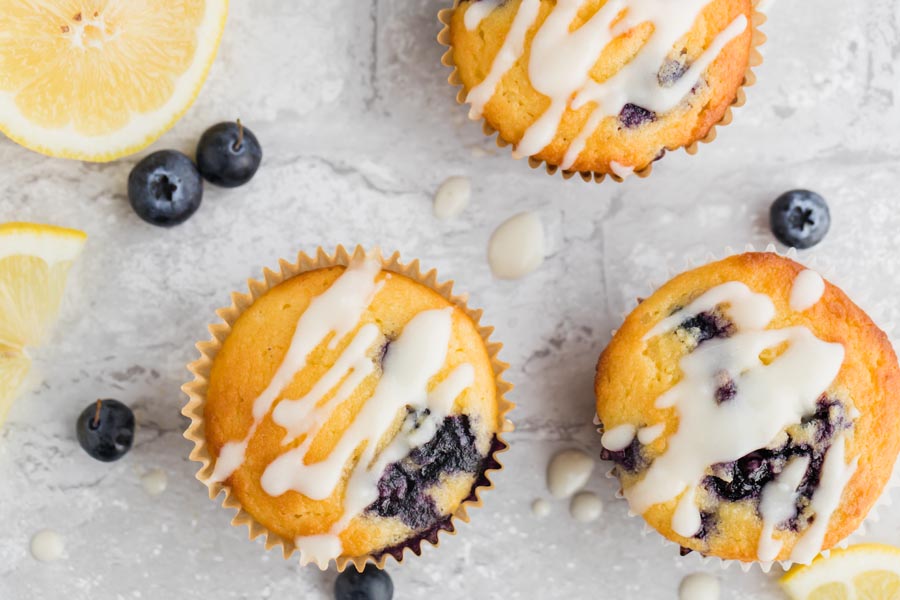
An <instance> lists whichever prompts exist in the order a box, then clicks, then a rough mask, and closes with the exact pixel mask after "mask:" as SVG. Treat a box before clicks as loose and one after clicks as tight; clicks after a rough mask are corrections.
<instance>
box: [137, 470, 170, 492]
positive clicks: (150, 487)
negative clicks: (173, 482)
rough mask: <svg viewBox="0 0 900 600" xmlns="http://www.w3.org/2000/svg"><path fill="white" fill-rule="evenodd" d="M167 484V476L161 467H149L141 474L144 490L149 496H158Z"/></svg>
mask: <svg viewBox="0 0 900 600" xmlns="http://www.w3.org/2000/svg"><path fill="white" fill-rule="evenodd" d="M168 484H169V477H168V475H167V474H166V472H165V471H163V470H162V469H151V470H149V471H147V472H146V473H144V474H143V475H142V476H141V485H142V486H144V491H145V492H147V493H148V494H150V495H151V496H159V495H160V494H162V493H163V492H164V491H166V487H167V486H168Z"/></svg>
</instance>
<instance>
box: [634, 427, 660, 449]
mask: <svg viewBox="0 0 900 600" xmlns="http://www.w3.org/2000/svg"><path fill="white" fill-rule="evenodd" d="M665 430H666V424H665V423H658V424H657V425H649V426H647V427H641V428H640V429H639V430H638V434H637V438H638V441H639V442H640V443H641V444H643V445H644V446H648V445H650V444H652V443H653V442H655V441H656V440H657V439H659V436H661V435H662V434H663V432H665Z"/></svg>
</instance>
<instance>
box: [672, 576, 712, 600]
mask: <svg viewBox="0 0 900 600" xmlns="http://www.w3.org/2000/svg"><path fill="white" fill-rule="evenodd" d="M720 594H721V589H720V585H719V580H718V579H716V578H715V577H713V576H712V575H708V574H707V573H692V574H691V575H688V576H687V577H685V578H684V579H682V580H681V585H679V586H678V600H719V595H720Z"/></svg>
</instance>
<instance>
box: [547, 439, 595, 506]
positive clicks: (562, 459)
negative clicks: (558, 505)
mask: <svg viewBox="0 0 900 600" xmlns="http://www.w3.org/2000/svg"><path fill="white" fill-rule="evenodd" d="M593 470H594V459H593V458H591V457H590V456H588V455H587V454H585V453H584V452H582V451H581V450H574V449H572V450H563V451H562V452H558V453H557V454H556V455H555V456H554V457H553V458H552V459H551V460H550V464H549V465H547V489H548V490H549V491H550V494H551V495H552V496H553V497H554V498H568V497H569V496H571V495H572V494H574V493H575V492H577V491H578V490H580V489H581V488H583V487H584V486H585V484H587V482H588V479H590V477H591V472H592V471H593Z"/></svg>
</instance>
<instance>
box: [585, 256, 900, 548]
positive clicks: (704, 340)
mask: <svg viewBox="0 0 900 600" xmlns="http://www.w3.org/2000/svg"><path fill="white" fill-rule="evenodd" d="M898 385H900V372H898V366H897V358H896V355H895V354H894V350H893V349H892V347H891V345H890V343H889V341H888V339H887V336H886V335H885V334H884V333H883V332H882V331H881V330H879V329H878V327H876V325H875V324H874V323H873V322H872V320H871V319H870V318H869V317H868V316H867V315H866V314H865V313H864V312H863V311H862V310H861V309H860V308H859V307H857V306H856V305H855V304H853V302H852V301H851V300H850V299H849V298H848V297H847V296H846V295H845V294H844V293H843V292H842V291H841V290H840V289H838V288H837V287H835V286H833V285H832V284H830V283H828V282H826V281H824V280H823V279H822V278H821V277H820V276H819V275H818V274H817V273H815V272H814V271H810V270H807V269H805V268H804V267H802V266H801V265H799V264H797V263H796V262H794V261H792V260H789V259H787V258H783V257H780V256H778V255H776V254H772V253H747V254H742V255H737V256H732V257H730V258H727V259H725V260H722V261H719V262H715V263H712V264H709V265H706V266H703V267H700V268H698V269H694V270H692V271H689V272H687V273H683V274H681V275H679V276H677V277H675V278H674V279H672V280H671V281H670V282H668V283H667V284H665V285H663V286H662V287H661V288H660V289H659V290H657V291H656V292H655V293H654V294H653V295H652V296H651V297H650V298H647V299H646V300H644V301H643V302H641V303H640V304H639V305H638V307H637V308H636V309H635V310H634V311H633V312H632V313H631V314H630V315H629V316H628V318H627V319H626V320H625V323H624V324H623V326H622V327H621V328H620V329H619V330H618V331H617V333H616V334H615V336H614V337H613V340H612V342H611V343H610V345H609V346H608V347H607V348H606V350H605V351H604V352H603V354H602V356H601V358H600V361H599V364H598V367H597V379H596V393H597V414H598V416H599V419H600V421H601V422H602V424H603V428H604V430H605V433H604V437H603V439H602V445H603V446H604V448H603V450H602V457H603V458H605V459H608V460H611V461H613V462H614V463H615V464H616V467H615V472H616V474H617V476H618V477H619V479H620V481H621V484H622V489H623V493H624V495H625V498H626V499H627V500H628V502H629V504H630V505H631V509H632V510H633V511H634V512H635V513H638V514H640V515H642V516H643V517H644V519H645V520H646V521H647V522H648V523H649V524H650V525H651V526H652V527H654V528H655V529H656V530H657V531H659V532H660V533H661V534H662V535H664V536H665V537H667V538H668V539H670V540H672V541H673V542H675V543H677V544H679V545H680V546H681V547H682V553H687V552H690V551H699V552H701V553H703V554H705V555H712V556H717V557H719V558H722V559H733V560H740V561H744V562H753V561H760V562H772V561H775V560H782V561H786V560H790V561H793V562H798V563H807V562H809V561H811V560H812V559H813V558H814V557H815V556H817V555H818V554H819V553H820V552H821V551H823V550H827V549H829V548H831V547H833V546H834V545H835V544H837V543H838V542H839V541H840V540H842V539H843V538H845V537H846V536H847V535H849V534H850V533H852V532H853V531H854V530H855V529H856V528H857V526H858V525H859V524H860V522H861V521H862V520H863V519H864V518H865V516H866V514H867V513H868V511H869V509H870V508H871V507H872V505H873V504H874V503H875V501H876V500H877V498H878V496H879V495H880V493H881V492H882V490H883V488H884V486H885V484H886V483H887V481H888V479H889V478H890V475H891V472H892V469H893V465H894V461H895V460H896V458H897V454H898V451H900V436H897V435H896V432H897V431H898V426H900V388H898Z"/></svg>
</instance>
